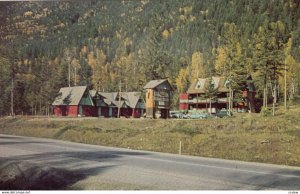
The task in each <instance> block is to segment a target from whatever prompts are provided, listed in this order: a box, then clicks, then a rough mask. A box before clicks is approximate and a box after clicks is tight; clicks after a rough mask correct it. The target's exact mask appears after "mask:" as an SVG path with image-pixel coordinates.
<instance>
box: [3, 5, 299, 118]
mask: <svg viewBox="0 0 300 194" xmlns="http://www.w3.org/2000/svg"><path fill="white" fill-rule="evenodd" d="M0 23H1V26H0V28H1V29H0V42H1V45H0V67H1V68H0V75H1V76H0V115H8V114H10V112H11V111H12V110H13V111H14V112H15V113H16V114H46V113H47V111H48V110H49V107H50V105H51V102H52V101H53V99H54V97H55V95H57V92H58V90H59V88H60V87H66V86H69V85H70V86H74V85H87V86H89V88H90V89H98V90H99V91H117V90H118V88H119V83H120V82H121V83H122V90H123V91H124V90H127V91H141V90H142V88H143V86H144V85H145V83H146V82H148V81H149V80H151V79H160V78H167V79H168V80H169V81H170V83H171V84H172V85H173V86H174V88H175V92H174V99H173V101H174V103H173V105H174V107H176V106H177V104H178V94H179V93H180V92H184V91H186V89H187V87H188V86H189V84H190V82H191V81H192V80H194V79H195V78H196V77H210V76H215V75H220V76H225V77H227V78H229V79H230V80H231V83H232V84H231V85H232V87H233V88H235V90H239V88H240V86H242V85H243V83H244V82H245V77H247V76H248V75H251V76H252V78H253V80H254V83H255V85H256V89H257V98H261V99H264V100H263V102H264V103H265V104H267V103H270V102H276V103H279V102H283V100H284V92H285V88H287V89H286V91H287V98H288V101H289V102H293V101H294V100H295V99H297V97H298V95H299V92H300V91H299V84H300V1H299V0H222V1H221V0H201V1H199V0H152V1H150V0H126V1H125V0H122V1H120V0H101V1H96V0H81V1H65V2H59V1H49V2H47V1H46V2H45V1H41V2H0ZM285 75H286V76H285ZM285 78H286V80H285ZM285 81H286V82H285ZM285 86H286V87H285ZM236 97H238V95H237V96H236ZM12 101H13V107H11V102H12ZM11 108H13V109H11Z"/></svg>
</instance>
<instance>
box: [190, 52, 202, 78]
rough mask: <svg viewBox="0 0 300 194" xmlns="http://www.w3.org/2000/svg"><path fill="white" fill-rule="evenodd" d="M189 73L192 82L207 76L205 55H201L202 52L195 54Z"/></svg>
mask: <svg viewBox="0 0 300 194" xmlns="http://www.w3.org/2000/svg"><path fill="white" fill-rule="evenodd" d="M188 73H189V75H190V77H189V81H190V82H192V81H193V80H195V79H197V78H199V77H205V76H206V71H205V65H204V57H203V53H201V52H194V53H193V55H192V62H191V65H190V67H189V71H188Z"/></svg>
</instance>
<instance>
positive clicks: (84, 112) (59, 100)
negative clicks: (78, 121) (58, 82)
mask: <svg viewBox="0 0 300 194" xmlns="http://www.w3.org/2000/svg"><path fill="white" fill-rule="evenodd" d="M52 106H53V108H54V109H53V110H54V115H55V116H70V117H77V116H95V107H94V103H93V100H92V98H91V96H90V93H89V90H88V88H87V87H86V86H76V87H65V88H61V89H60V90H59V94H58V96H57V97H56V98H55V100H54V102H53V103H52Z"/></svg>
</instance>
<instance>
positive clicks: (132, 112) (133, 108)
mask: <svg viewBox="0 0 300 194" xmlns="http://www.w3.org/2000/svg"><path fill="white" fill-rule="evenodd" d="M90 93H92V95H93V100H94V104H95V106H96V113H97V116H99V117H101V116H102V117H118V109H119V107H120V116H121V117H126V118H129V117H132V118H140V117H142V116H143V114H144V112H145V103H144V100H143V99H142V98H141V92H121V93H120V94H119V92H95V91H93V92H90Z"/></svg>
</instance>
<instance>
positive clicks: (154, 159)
mask: <svg viewBox="0 0 300 194" xmlns="http://www.w3.org/2000/svg"><path fill="white" fill-rule="evenodd" d="M128 157H132V158H137V159H144V160H153V161H160V162H167V163H172V164H174V163H176V164H184V165H191V166H200V167H207V168H217V169H222V170H234V171H240V172H246V173H252V174H262V175H274V176H282V177H287V178H299V179H300V176H297V175H288V174H276V173H268V172H258V171H253V170H244V169H239V168H229V167H221V166H214V165H207V164H195V163H189V162H179V161H173V160H172V161H171V160H166V159H157V158H149V157H144V156H128Z"/></svg>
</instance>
